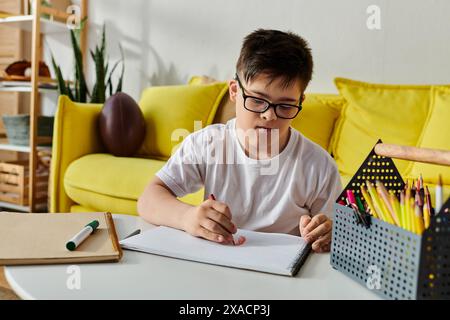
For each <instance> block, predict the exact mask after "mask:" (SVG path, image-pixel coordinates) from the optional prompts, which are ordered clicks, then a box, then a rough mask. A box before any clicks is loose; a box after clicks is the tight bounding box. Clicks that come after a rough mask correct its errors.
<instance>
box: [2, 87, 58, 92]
mask: <svg viewBox="0 0 450 320" xmlns="http://www.w3.org/2000/svg"><path fill="white" fill-rule="evenodd" d="M0 91H2V92H31V87H29V86H5V87H2V86H0ZM39 92H42V93H58V88H54V89H51V88H39Z"/></svg>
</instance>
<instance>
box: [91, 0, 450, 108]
mask: <svg viewBox="0 0 450 320" xmlns="http://www.w3.org/2000/svg"><path fill="white" fill-rule="evenodd" d="M89 2H90V5H89V17H90V35H89V42H90V46H91V48H92V47H93V46H94V44H95V42H96V41H97V39H95V34H96V32H98V34H100V28H101V25H102V24H103V23H106V30H107V40H108V52H109V55H110V57H111V60H113V61H115V60H116V59H118V58H119V50H118V43H121V44H122V46H123V47H124V49H125V55H126V73H125V85H124V91H125V92H128V93H129V94H131V95H132V96H133V97H134V98H136V99H139V96H140V92H141V90H142V89H143V88H145V87H147V86H149V85H165V84H180V83H185V82H186V81H187V80H188V79H189V78H190V76H192V75H197V74H206V75H210V76H213V77H216V78H218V79H228V78H230V77H231V76H232V75H233V74H234V71H235V69H234V68H235V62H236V59H237V56H238V53H239V49H240V46H241V42H242V39H243V37H244V36H245V35H246V34H248V33H250V32H251V31H253V30H255V29H256V28H274V29H280V30H291V31H294V32H296V33H298V34H300V35H301V36H303V37H304V38H306V39H307V40H308V41H309V42H310V45H311V47H312V51H313V56H314V62H315V70H314V76H313V81H312V82H311V85H310V87H309V91H310V92H336V89H335V87H334V84H333V78H334V77H336V76H341V77H350V78H354V79H360V80H364V81H371V82H382V83H418V84H421V83H450V1H448V0H277V1H275V0H240V1H238V0H228V1H224V0H222V1H219V0H189V1H186V0H127V1H124V0H90V1H89ZM369 5H378V6H379V7H380V9H381V30H369V29H368V28H367V26H366V20H367V18H368V16H369V14H367V13H366V9H367V7H368V6H369ZM91 69H92V65H91Z"/></svg>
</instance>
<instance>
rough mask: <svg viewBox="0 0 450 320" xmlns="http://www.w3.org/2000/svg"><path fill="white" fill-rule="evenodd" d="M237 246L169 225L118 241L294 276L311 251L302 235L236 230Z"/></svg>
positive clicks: (128, 246)
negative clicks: (241, 239) (241, 241)
mask: <svg viewBox="0 0 450 320" xmlns="http://www.w3.org/2000/svg"><path fill="white" fill-rule="evenodd" d="M234 236H235V239H237V237H238V236H245V237H246V239H247V240H246V242H245V243H244V244H242V245H240V246H233V245H223V244H219V243H215V242H212V241H208V240H204V239H201V238H197V237H194V236H191V235H190V234H188V233H186V232H183V231H180V230H177V229H172V228H168V227H156V228H153V229H150V230H147V231H145V232H143V233H141V234H139V235H136V236H133V237H130V238H127V239H124V240H122V241H120V244H121V246H122V248H123V249H129V250H135V251H141V252H146V253H152V254H157V255H161V256H168V257H172V258H178V259H184V260H191V261H197V262H203V263H209V264H216V265H221V266H227V267H234V268H241V269H248V270H255V271H262V272H268V273H275V274H281V275H286V276H295V275H296V274H297V272H298V270H299V269H300V267H301V266H302V264H303V262H304V261H305V259H306V257H307V256H308V254H309V252H310V251H311V246H310V245H309V244H307V242H306V241H305V240H304V239H303V238H301V237H296V236H292V235H287V234H281V233H264V232H255V231H247V230H238V232H237V233H236V234H235V235H234Z"/></svg>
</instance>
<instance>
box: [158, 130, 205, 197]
mask: <svg viewBox="0 0 450 320" xmlns="http://www.w3.org/2000/svg"><path fill="white" fill-rule="evenodd" d="M196 139H197V140H199V139H200V137H199V135H197V134H196V133H193V134H190V135H188V136H187V137H186V138H185V139H184V140H183V142H182V143H181V146H180V147H179V148H178V149H177V151H175V153H174V154H173V155H172V156H171V157H170V159H169V160H168V161H167V163H166V164H165V165H164V167H162V168H161V170H159V171H158V172H157V173H156V176H157V177H158V178H160V179H161V180H162V181H163V182H164V183H165V184H166V185H167V187H169V189H170V190H172V192H173V193H174V194H175V195H176V196H177V197H183V196H185V195H187V194H190V193H194V192H197V191H198V190H200V188H202V186H203V185H204V181H203V178H202V177H203V176H204V175H202V161H200V160H201V152H202V150H201V149H202V148H201V145H200V143H201V141H196Z"/></svg>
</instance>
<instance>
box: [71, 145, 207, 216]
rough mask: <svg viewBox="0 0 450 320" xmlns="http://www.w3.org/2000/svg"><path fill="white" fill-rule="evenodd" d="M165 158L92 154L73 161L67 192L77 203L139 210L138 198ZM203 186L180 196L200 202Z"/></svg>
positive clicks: (128, 211) (113, 209) (102, 208)
mask: <svg viewBox="0 0 450 320" xmlns="http://www.w3.org/2000/svg"><path fill="white" fill-rule="evenodd" d="M164 164H165V162H164V161H159V160H151V159H143V158H126V157H114V156H113V155H110V154H104V153H99V154H90V155H87V156H84V157H81V158H79V159H77V160H75V161H73V162H72V163H71V164H70V165H69V167H68V168H67V171H66V174H65V176H64V187H65V191H66V193H67V195H68V196H69V197H70V198H71V199H72V200H73V201H74V202H76V203H77V204H80V205H82V206H83V207H87V208H92V209H94V210H96V211H110V212H113V213H124V214H137V208H136V201H137V199H138V198H139V196H140V195H141V194H142V192H143V191H144V188H145V187H146V185H147V184H148V183H149V182H150V180H151V179H153V177H154V175H155V173H156V172H157V171H158V170H159V169H160V168H162V166H163V165H164ZM202 199H203V193H202V190H200V191H199V192H197V193H195V194H193V195H190V196H187V197H184V198H181V200H183V201H184V202H187V203H191V204H197V203H200V202H201V201H202Z"/></svg>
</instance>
